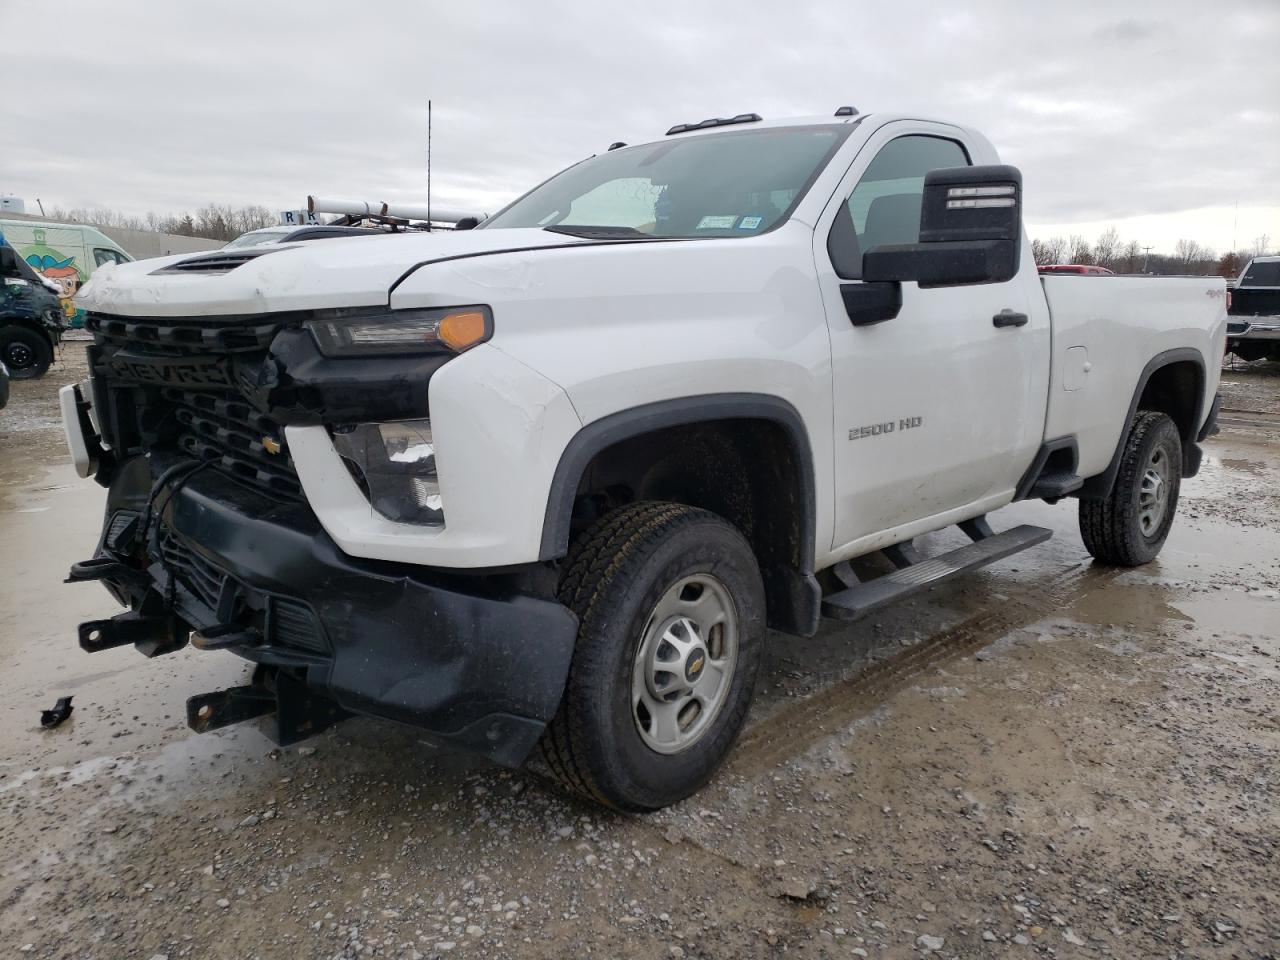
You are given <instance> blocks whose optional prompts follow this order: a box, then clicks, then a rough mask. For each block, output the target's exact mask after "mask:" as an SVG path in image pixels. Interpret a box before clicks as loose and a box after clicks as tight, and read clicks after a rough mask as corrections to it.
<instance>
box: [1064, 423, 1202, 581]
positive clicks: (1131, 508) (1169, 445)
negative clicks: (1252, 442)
mask: <svg viewBox="0 0 1280 960" xmlns="http://www.w3.org/2000/svg"><path fill="white" fill-rule="evenodd" d="M1181 481H1182V438H1181V437H1180V436H1179V435H1178V428H1177V427H1176V426H1175V425H1174V423H1173V421H1172V420H1170V419H1169V418H1168V417H1167V416H1166V415H1165V414H1163V413H1156V412H1154V411H1150V410H1144V411H1141V412H1140V413H1139V414H1138V415H1137V416H1136V417H1134V420H1133V424H1132V425H1131V426H1130V427H1129V433H1128V436H1126V437H1125V445H1124V452H1123V454H1122V455H1121V458H1120V472H1119V473H1118V474H1116V482H1115V486H1113V487H1112V489H1111V495H1110V496H1109V497H1107V498H1106V499H1105V500H1081V501H1080V536H1081V537H1082V538H1083V540H1084V545H1085V549H1087V550H1088V551H1089V553H1091V554H1092V555H1093V556H1094V557H1095V558H1096V559H1097V560H1099V561H1101V562H1102V563H1111V564H1116V565H1117V566H1122V567H1136V566H1139V565H1140V564H1143V563H1147V562H1148V561H1150V560H1154V559H1155V557H1156V555H1157V554H1158V553H1159V552H1160V548H1161V547H1163V546H1164V541H1165V538H1166V537H1168V536H1169V528H1170V527H1172V526H1173V517H1174V514H1175V513H1176V512H1177V510H1178V490H1179V485H1180V484H1181Z"/></svg>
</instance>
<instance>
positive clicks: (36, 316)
mask: <svg viewBox="0 0 1280 960" xmlns="http://www.w3.org/2000/svg"><path fill="white" fill-rule="evenodd" d="M0 285H2V286H0V361H3V362H4V364H5V366H6V367H7V368H8V375H9V376H11V377H13V378H14V379H16V380H29V379H34V378H36V377H41V376H44V374H45V373H46V372H47V371H48V369H49V364H50V363H52V362H53V348H54V347H55V346H56V345H57V344H58V343H59V342H60V341H61V340H62V331H63V329H64V327H63V322H62V317H63V313H62V305H61V303H60V302H59V299H58V295H57V294H56V293H54V292H53V291H52V290H50V289H49V287H48V285H47V283H46V282H45V281H44V280H43V279H42V278H41V277H40V275H39V274H37V273H36V272H35V271H34V270H33V269H32V268H31V266H30V264H28V263H27V262H26V261H25V260H23V259H22V258H21V257H20V256H18V254H17V252H16V251H15V250H14V249H13V248H12V247H10V246H8V245H7V244H0Z"/></svg>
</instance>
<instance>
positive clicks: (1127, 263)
mask: <svg viewBox="0 0 1280 960" xmlns="http://www.w3.org/2000/svg"><path fill="white" fill-rule="evenodd" d="M1117 266H1118V269H1117V267H1113V268H1112V269H1113V270H1116V272H1117V273H1139V272H1141V270H1142V244H1140V243H1138V241H1137V240H1130V241H1129V242H1128V243H1126V244H1125V245H1124V252H1123V253H1121V254H1120V260H1119V262H1118V265H1117Z"/></svg>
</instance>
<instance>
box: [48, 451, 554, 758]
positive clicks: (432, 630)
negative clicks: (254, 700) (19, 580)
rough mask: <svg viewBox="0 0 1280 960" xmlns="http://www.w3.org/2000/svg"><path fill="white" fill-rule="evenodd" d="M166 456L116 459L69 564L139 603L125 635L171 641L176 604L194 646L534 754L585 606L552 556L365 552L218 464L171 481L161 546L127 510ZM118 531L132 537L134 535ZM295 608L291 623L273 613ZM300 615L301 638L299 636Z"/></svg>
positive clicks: (508, 754)
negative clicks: (463, 565)
mask: <svg viewBox="0 0 1280 960" xmlns="http://www.w3.org/2000/svg"><path fill="white" fill-rule="evenodd" d="M163 467H164V464H163V463H152V462H149V461H148V460H146V459H144V458H135V459H134V460H132V461H129V462H126V463H124V464H121V468H120V469H119V470H118V471H117V472H116V475H115V478H114V481H113V483H112V485H111V488H110V493H109V495H108V507H107V518H106V524H105V527H104V535H103V539H102V542H101V544H100V546H99V548H98V551H97V554H96V557H95V560H94V561H90V562H88V563H87V564H80V565H77V568H76V569H73V575H72V579H82V580H83V579H97V580H100V581H102V582H103V583H104V585H105V586H107V588H108V589H109V590H110V591H111V592H112V594H113V595H115V596H116V597H117V599H120V600H122V601H123V602H125V603H126V604H127V605H128V606H129V608H130V612H129V613H126V614H123V615H121V616H122V617H125V618H132V621H133V623H132V624H131V625H130V627H129V628H128V630H131V631H133V633H129V632H128V631H121V632H120V635H121V636H127V637H130V638H131V639H132V640H133V641H134V642H137V644H138V646H139V648H140V649H142V650H143V652H144V653H148V652H155V651H157V650H158V652H161V653H163V652H169V651H170V650H172V649H175V648H176V647H175V645H174V643H173V633H172V628H171V627H170V626H169V625H168V623H169V620H168V618H171V617H174V618H177V621H178V623H179V625H180V628H186V627H190V628H191V629H192V630H193V631H196V634H195V635H194V636H193V642H195V643H196V645H197V646H205V645H207V646H208V647H210V648H219V649H230V650H232V651H233V652H235V653H237V654H239V655H240V656H243V657H245V658H246V659H249V660H252V661H254V662H256V663H258V664H259V665H261V666H263V667H266V668H269V669H270V670H272V671H274V672H276V673H279V674H283V675H284V676H286V677H288V678H289V680H290V682H293V681H297V682H299V683H302V684H305V686H306V688H307V689H308V690H309V691H310V692H312V693H314V694H315V695H318V696H321V697H325V698H330V699H331V700H332V701H333V702H334V703H335V704H337V705H338V706H339V707H340V708H341V709H342V710H343V711H346V712H350V713H358V714H367V715H370V716H376V717H383V718H386V719H390V720H396V721H400V722H402V723H407V724H411V725H413V726H415V727H418V728H421V729H423V730H425V731H427V733H428V734H429V735H430V736H432V737H433V738H434V739H437V740H439V741H441V742H444V743H447V744H451V745H454V746H457V747H460V748H462V749H464V750H467V751H470V752H474V753H478V754H481V755H483V756H485V757H487V758H489V759H491V760H494V761H496V762H498V763H501V764H504V765H508V766H516V765H518V764H520V763H521V762H522V761H523V760H524V758H525V756H526V755H527V754H528V752H529V750H530V749H531V748H532V747H533V746H534V744H535V743H536V742H537V741H538V739H539V737H540V736H541V734H542V731H543V729H544V727H545V726H546V724H547V723H548V722H549V721H550V720H551V718H552V716H554V714H555V710H556V708H557V707H558V705H559V702H560V697H561V694H562V692H563V689H564V684H565V681H566V678H567V675H568V669H569V660H570V658H571V656H572V652H573V646H574V642H575V637H576V634H577V619H576V617H575V616H574V615H573V614H572V613H571V612H570V611H569V610H568V609H566V608H565V607H564V606H562V605H561V604H559V603H558V602H556V601H555V600H554V599H552V597H551V589H550V586H549V584H550V583H551V580H550V578H549V574H550V571H549V570H548V569H544V568H538V569H517V570H505V571H500V572H495V573H490V574H485V573H467V574H457V573H455V572H444V571H439V570H432V569H429V568H425V567H421V566H416V565H412V564H405V563H389V562H382V561H368V560H357V559H354V558H352V557H349V556H347V555H345V554H344V553H342V552H341V551H340V550H339V549H338V548H337V546H336V545H335V544H334V542H333V540H332V539H330V537H329V536H328V534H327V533H326V532H325V531H324V529H323V528H322V527H321V525H320V524H319V522H318V521H317V520H316V518H315V515H314V514H313V513H312V512H311V511H310V510H309V509H308V508H307V507H306V506H305V505H301V504H287V505H282V504H279V503H276V502H273V501H271V500H270V499H268V498H267V497H265V496H264V495H262V494H260V493H258V492H257V491H256V490H253V489H250V488H248V487H245V486H243V485H241V484H239V483H237V482H236V481H235V480H233V479H232V478H229V477H226V476H223V475H221V474H219V473H218V472H217V471H213V470H206V471H199V472H197V473H196V474H194V475H192V476H191V477H190V478H189V479H187V480H186V482H184V483H183V484H181V485H180V486H179V487H178V489H177V492H176V493H173V494H172V496H170V497H169V498H168V500H167V502H164V497H165V495H164V494H161V496H160V497H159V498H158V500H159V501H161V502H164V506H163V508H162V509H161V511H160V514H159V519H160V523H161V525H162V526H161V529H162V530H163V535H164V537H165V540H164V543H165V546H164V547H163V548H158V547H157V543H158V537H159V534H158V533H157V532H152V533H150V534H149V535H147V536H146V546H145V548H140V547H139V546H138V542H139V538H142V537H143V536H144V534H146V533H147V532H146V531H141V530H139V526H140V524H139V523H135V524H134V525H133V528H132V530H133V532H132V534H130V533H129V529H130V528H129V527H128V524H127V520H128V518H129V517H130V516H134V515H136V516H139V517H140V516H141V515H142V514H143V513H144V512H145V510H146V502H147V500H148V497H149V495H150V492H151V490H150V486H151V484H152V483H153V476H154V475H159V473H160V472H161V471H162V469H163ZM122 518H123V520H124V521H125V522H121V519H122ZM113 531H114V533H113ZM122 535H123V536H132V537H133V538H134V539H133V540H132V545H131V546H129V547H128V548H127V549H121V547H122V545H121V544H120V543H119V542H118V538H119V537H120V536H122ZM113 536H116V537H117V539H116V540H113ZM142 549H145V553H146V559H145V561H143V560H141V559H140V556H141V554H140V550H142ZM174 557H182V558H184V559H183V560H182V561H181V562H177V561H175V560H174V559H173V558H174ZM115 562H118V563H121V564H123V565H124V567H125V568H126V570H127V572H123V571H121V570H120V569H119V568H113V567H111V566H110V564H112V563H115ZM95 564H96V565H97V566H96V567H95ZM77 570H79V571H80V574H81V575H79V576H77V573H76V571H77ZM99 574H101V575H99ZM286 612H287V613H288V623H289V627H290V629H289V630H288V631H285V630H284V629H283V627H277V626H276V625H275V624H276V621H279V622H280V623H284V620H283V619H282V618H283V617H284V616H285V613H286ZM139 618H141V619H142V620H144V621H149V622H152V623H155V624H156V629H157V633H158V636H157V637H156V638H151V642H150V644H149V645H148V644H147V639H148V638H145V637H143V636H141V635H136V636H135V635H134V634H137V632H138V631H140V630H142V631H143V632H145V629H144V628H142V627H138V626H137V624H136V621H137V620H138V619H139ZM117 619H119V618H117ZM109 622H110V621H101V622H97V625H99V626H101V625H102V624H105V623H109ZM308 624H309V626H308ZM86 626H88V625H86ZM233 627H234V628H235V629H234V630H232V629H231V628H233ZM300 628H301V629H304V630H307V631H309V633H308V634H307V636H306V643H305V644H303V645H299V644H297V643H290V642H289V640H290V638H294V639H296V638H297V637H298V636H299V629H300ZM106 632H107V633H108V634H110V633H111V632H112V630H111V629H110V628H108V630H107V631H106ZM159 634H163V636H161V635H159ZM219 637H222V638H228V639H229V640H230V641H231V642H229V643H226V642H220V641H219V640H218V639H217V638H219ZM202 638H203V639H204V640H205V641H206V642H204V643H202V642H201V641H202ZM282 638H283V639H282ZM82 639H83V637H82Z"/></svg>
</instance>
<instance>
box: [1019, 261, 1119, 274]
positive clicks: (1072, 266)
mask: <svg viewBox="0 0 1280 960" xmlns="http://www.w3.org/2000/svg"><path fill="white" fill-rule="evenodd" d="M1036 269H1037V270H1039V272H1040V273H1063V274H1075V275H1077V276H1082V277H1114V276H1115V271H1113V270H1108V269H1107V268H1106V267H1095V266H1093V265H1092V264H1083V263H1046V264H1044V265H1042V266H1040V267H1037V268H1036Z"/></svg>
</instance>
